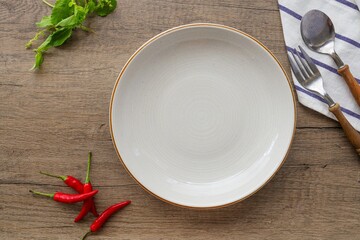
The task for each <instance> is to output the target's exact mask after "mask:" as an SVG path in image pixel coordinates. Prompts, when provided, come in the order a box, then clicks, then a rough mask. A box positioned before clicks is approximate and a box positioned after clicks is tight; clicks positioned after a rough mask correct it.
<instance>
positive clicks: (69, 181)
mask: <svg viewBox="0 0 360 240" xmlns="http://www.w3.org/2000/svg"><path fill="white" fill-rule="evenodd" d="M40 173H41V174H44V175H46V176H49V177H54V178H59V179H61V180H63V181H64V183H65V184H66V185H68V186H69V187H71V188H72V189H74V190H75V191H77V192H78V193H83V192H84V184H83V183H82V182H81V181H80V180H79V179H77V178H74V177H72V176H61V175H53V174H50V173H46V172H40Z"/></svg>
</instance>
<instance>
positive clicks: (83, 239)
mask: <svg viewBox="0 0 360 240" xmlns="http://www.w3.org/2000/svg"><path fill="white" fill-rule="evenodd" d="M90 233H91V231H89V232H87V233H86V234H85V235H84V236H83V238H82V239H81V240H85V238H86V237H87V236H88V235H89V234H90Z"/></svg>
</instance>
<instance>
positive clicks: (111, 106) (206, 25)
mask: <svg viewBox="0 0 360 240" xmlns="http://www.w3.org/2000/svg"><path fill="white" fill-rule="evenodd" d="M201 26H204V27H213V28H220V29H225V30H228V31H233V32H236V33H238V34H241V35H243V36H245V37H247V38H249V39H250V40H252V41H253V42H255V43H256V44H258V45H259V46H260V47H262V48H263V49H264V50H265V51H266V52H268V53H269V54H270V55H271V57H272V58H273V59H274V60H275V61H276V63H277V64H278V66H279V67H280V69H281V70H282V72H283V74H284V76H285V78H286V80H287V83H288V86H289V90H290V92H291V96H292V101H293V109H294V123H293V132H292V136H291V140H290V143H289V146H288V149H287V150H286V153H285V155H284V158H283V159H282V160H281V163H280V165H279V166H278V167H277V169H276V170H275V171H274V173H273V174H272V175H271V176H270V177H269V178H268V179H267V180H266V181H265V182H264V183H263V184H262V185H261V186H259V187H258V188H257V189H255V190H254V191H253V192H251V193H250V194H248V195H246V196H244V197H242V198H240V199H237V200H235V201H232V202H229V203H226V204H222V205H216V206H206V207H199V206H188V205H182V204H179V203H175V202H172V201H170V200H167V199H165V198H162V197H160V196H159V195H157V194H155V193H154V192H152V191H150V190H149V189H147V188H146V187H145V186H144V185H143V184H142V183H141V182H140V181H139V180H137V179H136V177H135V176H134V175H133V174H132V173H131V171H130V170H129V169H128V168H127V166H126V164H125V162H124V161H123V159H122V157H121V155H120V151H119V149H118V147H117V145H116V143H115V138H114V133H113V124H112V117H113V116H112V109H113V103H114V95H115V92H116V90H117V87H118V85H119V82H120V80H121V77H122V75H123V74H124V72H125V70H126V69H127V67H128V66H129V64H130V63H131V61H132V60H133V59H134V58H135V57H136V56H137V55H138V54H139V53H140V52H141V50H143V49H144V48H145V47H146V46H148V45H149V44H150V43H152V42H154V41H155V40H157V39H159V38H160V37H162V36H164V35H166V34H168V33H172V32H176V31H178V30H181V29H186V28H194V27H201ZM295 99H296V98H295V93H294V88H293V86H292V83H291V80H290V78H289V76H288V74H287V73H286V71H285V69H284V67H283V66H282V64H281V63H280V61H279V60H278V59H277V57H276V56H275V55H274V54H273V53H272V52H271V51H270V49H268V48H267V47H266V46H265V45H264V44H263V43H261V42H260V41H259V40H258V39H257V38H255V37H253V36H251V35H250V34H247V33H245V32H243V31H241V30H239V29H236V28H233V27H229V26H226V25H222V24H216V23H191V24H184V25H180V26H177V27H173V28H170V29H168V30H165V31H163V32H161V33H159V34H157V35H155V36H154V37H152V38H150V39H149V40H147V41H146V42H145V43H144V44H142V45H141V46H140V47H139V48H138V49H137V50H136V51H135V52H134V53H133V54H132V55H131V57H130V58H129V59H128V60H127V61H126V63H125V65H124V67H123V68H122V69H121V71H120V73H119V75H118V77H117V79H116V82H115V84H114V87H113V90H112V93H111V98H110V105H109V130H110V135H111V141H112V143H113V146H114V148H115V151H116V154H117V156H118V158H119V160H120V162H121V164H122V165H123V167H124V168H125V170H126V172H127V173H128V174H129V176H130V177H131V178H132V179H133V180H134V181H135V182H136V183H137V184H138V185H139V186H140V187H141V188H142V189H143V190H145V191H146V192H147V193H149V194H150V195H152V196H154V197H155V198H157V199H159V200H161V201H163V202H165V203H169V204H171V205H174V206H177V207H181V208H186V209H196V210H208V209H218V208H223V207H227V206H230V205H234V204H236V203H239V202H241V201H244V200H245V199H247V198H249V197H251V196H252V195H254V194H255V193H257V192H258V191H259V190H260V189H262V188H263V187H264V186H265V185H266V184H267V183H269V182H270V180H271V179H272V178H273V177H274V176H275V174H276V173H277V172H278V171H279V170H280V168H281V167H282V166H283V164H284V163H285V160H286V159H287V157H288V155H289V152H290V149H291V146H292V144H293V141H294V136H295V132H296V121H297V109H296V100H295Z"/></svg>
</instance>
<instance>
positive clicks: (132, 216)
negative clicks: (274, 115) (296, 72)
mask: <svg viewBox="0 0 360 240" xmlns="http://www.w3.org/2000/svg"><path fill="white" fill-rule="evenodd" d="M49 1H50V0H49ZM49 11H50V9H49V8H48V7H47V6H46V5H44V4H43V3H42V2H41V1H40V0H22V1H8V0H0V16H1V18H0V97H1V99H0V239H80V237H81V236H82V235H83V234H84V233H85V232H87V231H88V227H89V225H90V223H91V222H92V220H93V217H92V216H88V217H87V218H86V220H85V221H83V222H81V223H77V224H75V223H74V222H73V219H74V217H75V216H76V214H77V211H78V210H80V208H81V206H80V205H61V204H59V203H55V202H52V201H51V200H48V199H44V198H39V197H33V196H32V195H31V194H30V193H29V192H28V190H29V189H36V190H42V191H45V192H53V191H56V190H58V191H68V189H67V188H66V187H64V185H63V184H62V182H59V181H58V180H57V179H49V178H47V177H45V176H42V175H40V174H38V172H39V170H44V171H48V172H53V173H61V174H70V175H75V176H79V177H81V178H82V179H84V177H85V176H84V175H85V169H86V158H87V152H88V151H89V150H91V151H93V154H94V158H93V168H92V179H93V183H94V185H95V187H96V188H98V189H99V190H100V191H101V192H100V193H99V194H98V195H97V197H96V203H97V204H98V209H99V210H100V211H101V210H103V209H105V207H107V206H108V205H110V204H112V203H115V202H118V201H121V200H126V199H131V200H132V201H133V204H132V205H130V206H129V207H128V208H126V209H124V211H122V212H121V213H119V214H117V215H116V216H114V217H113V218H112V219H111V220H110V221H109V222H108V223H107V225H106V227H105V228H104V229H103V230H102V231H101V232H100V233H99V234H97V235H92V236H90V237H89V238H88V239H143V240H145V239H192V240H211V239H214V240H215V239H246V240H255V239H277V240H278V239H280V240H282V239H283V240H288V239H299V240H300V239H334V240H335V239H336V240H338V239H351V240H353V239H360V161H359V160H358V157H357V155H356V152H355V151H354V150H353V148H352V146H351V145H350V144H349V142H348V140H347V139H346V137H345V135H344V132H343V131H342V130H341V128H340V127H339V125H338V123H337V122H335V121H332V120H330V119H327V118H325V117H323V116H320V115H319V114H317V113H315V112H313V111H311V110H308V109H305V108H304V107H302V106H300V105H298V119H297V131H296V135H295V140H294V143H293V146H292V148H291V151H290V154H289V157H288V159H287V161H286V163H285V164H284V166H283V167H282V168H281V169H280V171H279V172H278V173H277V174H276V175H275V177H274V178H273V180H272V181H271V182H270V183H269V184H267V185H266V186H265V187H264V188H263V189H262V190H260V191H259V192H258V193H257V194H255V195H254V196H252V197H250V198H248V199H247V200H245V201H243V202H241V203H238V204H236V205H233V206H230V207H227V208H223V209H217V210H211V211H194V210H188V209H182V208H178V207H174V206H172V205H169V204H166V203H163V202H161V201H159V200H157V199H155V198H154V197H152V196H150V195H149V194H147V193H146V192H144V191H143V190H142V189H141V188H140V187H139V186H138V185H137V184H136V183H135V182H134V180H133V179H132V178H131V177H130V176H128V174H127V173H126V172H125V170H124V168H123V167H122V165H121V163H120V162H119V160H118V157H117V155H116V152H115V150H114V148H113V145H112V142H111V137H110V133H109V123H108V122H109V121H108V118H109V113H108V107H109V100H110V95H111V91H112V88H113V85H114V83H115V80H116V77H117V75H118V74H119V72H120V70H121V68H122V66H123V65H124V64H125V62H126V61H127V59H128V58H129V57H130V56H131V54H132V53H133V52H134V51H135V50H136V49H137V48H138V47H139V46H141V45H142V44H143V43H144V42H145V41H147V40H148V39H149V38H151V37H152V36H154V35H156V34H158V33H160V32H162V31H164V30H166V29H169V28H171V27H175V26H178V25H181V24H187V23H195V22H212V23H219V24H225V25H229V26H231V27H235V28H237V29H240V30H242V31H245V32H247V33H249V34H251V35H253V36H254V37H256V38H258V39H259V40H260V41H261V42H263V43H264V44H265V45H266V46H268V47H269V49H270V50H271V51H272V52H273V53H274V54H275V55H276V56H277V57H278V58H279V60H280V62H281V63H282V64H283V65H284V66H285V68H286V70H287V71H288V73H289V65H288V60H287V55H286V50H285V46H284V40H283V33H282V28H281V22H280V16H279V11H278V6H277V1H276V0H271V1H270V0H269V1H262V0H242V1H236V0H207V1H204V0H184V1H183V0H138V1H135V0H120V1H119V4H118V8H117V10H116V12H115V13H114V14H111V15H109V16H108V17H106V18H100V17H96V18H91V19H89V21H88V25H89V26H90V27H91V28H93V29H94V30H95V31H96V33H95V34H89V33H84V32H81V31H78V32H76V33H75V35H74V36H73V37H72V39H71V40H70V41H69V42H68V43H67V44H66V45H64V46H63V47H60V48H58V49H52V50H51V51H49V53H48V54H46V59H45V62H44V65H43V68H42V70H41V71H39V72H36V73H34V72H31V71H29V69H30V68H31V66H32V63H33V57H34V56H33V53H32V52H31V51H30V50H25V48H24V45H25V43H26V42H27V40H28V39H30V38H31V37H32V36H33V35H34V33H35V32H36V27H35V25H34V23H35V22H36V21H38V20H39V19H40V18H41V16H42V15H45V14H48V13H49Z"/></svg>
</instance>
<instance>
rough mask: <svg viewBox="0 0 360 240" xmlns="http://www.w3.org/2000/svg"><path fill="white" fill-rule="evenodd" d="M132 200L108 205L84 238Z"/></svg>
mask: <svg viewBox="0 0 360 240" xmlns="http://www.w3.org/2000/svg"><path fill="white" fill-rule="evenodd" d="M130 203H131V201H125V202H121V203H117V204H114V205H112V206H110V207H108V208H107V209H106V210H105V211H104V212H102V213H101V214H100V216H99V217H98V218H97V219H96V220H95V221H94V222H93V223H92V224H91V226H90V231H89V232H87V233H86V234H85V235H84V237H83V238H82V240H84V239H85V238H86V237H87V236H88V235H89V234H90V233H92V232H96V231H98V230H99V229H100V228H101V227H102V225H104V223H105V222H106V221H107V220H108V219H109V217H111V216H112V215H113V214H114V213H115V212H117V211H119V210H120V209H122V208H124V207H126V206H127V205H129V204H130Z"/></svg>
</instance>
